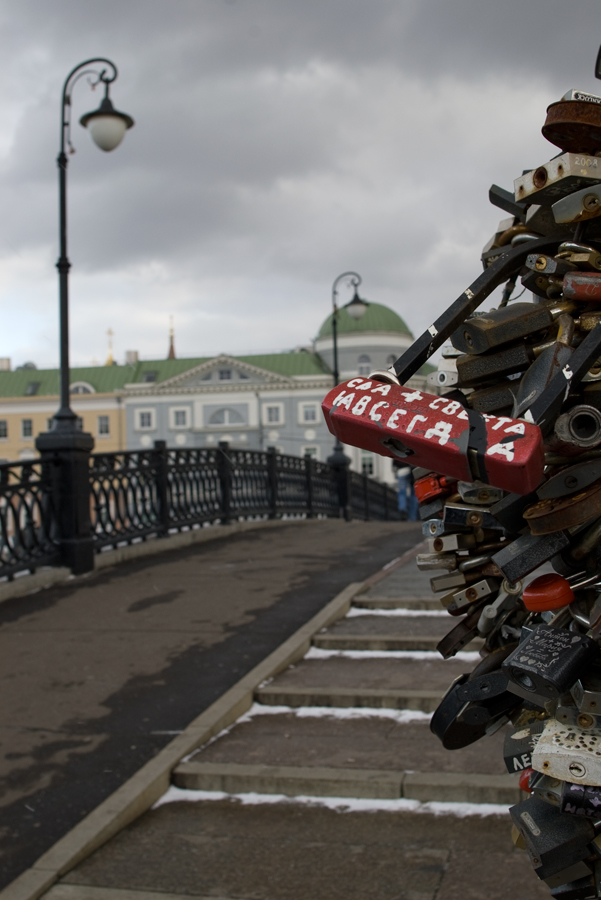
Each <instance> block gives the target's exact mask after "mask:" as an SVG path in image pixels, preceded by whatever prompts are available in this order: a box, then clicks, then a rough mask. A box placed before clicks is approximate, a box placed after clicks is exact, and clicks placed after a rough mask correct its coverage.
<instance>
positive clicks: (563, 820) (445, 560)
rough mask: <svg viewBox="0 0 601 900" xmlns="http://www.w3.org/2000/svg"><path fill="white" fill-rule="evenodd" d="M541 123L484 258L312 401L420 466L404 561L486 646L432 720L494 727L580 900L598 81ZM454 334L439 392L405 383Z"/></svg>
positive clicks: (597, 377) (597, 376) (593, 630)
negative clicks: (457, 290)
mask: <svg viewBox="0 0 601 900" xmlns="http://www.w3.org/2000/svg"><path fill="white" fill-rule="evenodd" d="M596 74H597V77H600V78H601V51H600V54H599V58H598V60H597V70H596ZM543 134H544V135H545V137H547V138H548V139H549V140H550V141H551V142H552V143H554V144H555V145H556V146H558V147H559V149H560V150H561V153H560V154H559V155H558V156H556V157H554V158H553V159H552V160H550V161H549V162H546V163H544V164H543V165H541V166H539V167H538V168H537V169H534V170H531V171H528V172H526V173H525V174H523V175H521V176H520V177H518V178H517V179H516V181H515V185H514V188H515V190H514V193H513V194H511V193H509V192H508V191H505V190H503V189H501V188H499V187H496V186H493V187H492V188H491V191H490V199H491V201H492V202H493V203H494V204H495V205H496V206H498V207H501V208H502V209H503V210H504V211H505V212H507V213H509V214H510V218H508V219H506V220H504V221H503V222H501V223H500V225H499V228H498V230H497V232H496V233H495V235H494V236H493V238H492V239H491V241H489V243H488V244H487V245H486V247H485V248H484V251H483V254H482V260H483V265H484V272H483V274H482V275H480V276H479V277H478V278H477V279H476V281H474V283H473V284H472V285H470V287H469V288H467V289H466V291H464V293H463V294H462V295H461V296H460V297H459V298H457V300H456V301H455V302H454V303H453V304H452V305H451V307H449V309H448V310H446V311H445V313H443V314H442V316H440V317H439V319H437V321H436V322H435V323H434V324H433V325H432V326H430V328H429V329H428V330H427V331H426V332H424V334H423V335H422V336H421V337H420V338H418V339H417V341H415V343H414V344H413V346H412V347H411V348H410V349H409V350H408V351H407V352H406V353H405V354H404V355H403V356H402V357H401V358H400V359H399V360H398V361H397V363H395V365H394V366H393V367H392V368H391V369H390V370H387V371H382V372H375V373H373V374H372V375H371V376H370V377H369V378H364V377H358V378H354V379H351V380H350V381H348V382H347V383H346V384H341V385H338V386H337V387H336V388H335V389H334V390H333V391H332V392H331V393H330V394H329V395H328V396H327V397H326V399H325V401H324V404H323V409H324V414H325V416H326V420H327V422H328V426H329V428H330V430H331V431H332V433H333V434H335V435H336V436H337V437H338V438H339V440H341V441H343V442H344V443H347V444H351V445H354V446H358V447H362V448H364V449H368V450H372V451H375V452H378V453H380V454H383V455H386V456H390V457H393V458H397V459H402V460H404V461H405V462H406V463H409V464H411V465H412V466H414V478H415V492H416V495H417V498H418V500H419V503H420V516H421V518H422V527H423V532H424V534H425V535H426V537H427V538H428V550H427V552H424V553H422V554H420V555H419V556H418V560H417V563H418V566H419V567H420V568H421V569H423V570H428V571H431V572H432V577H431V585H432V590H433V591H434V592H436V593H437V594H439V596H440V600H441V603H442V605H443V606H444V607H445V608H446V610H447V611H448V613H449V614H450V615H451V616H453V617H454V618H456V620H457V622H456V624H455V626H454V627H453V628H452V629H451V631H450V632H449V633H448V634H447V635H446V636H445V637H444V638H443V639H442V641H441V642H440V644H439V648H438V649H439V651H440V653H441V654H442V655H443V657H445V658H450V657H453V656H454V655H455V654H456V653H457V652H458V651H460V650H461V649H462V648H464V647H465V646H466V645H467V644H468V643H470V642H471V641H472V640H474V639H480V641H481V643H482V649H481V651H480V655H481V657H482V659H481V661H480V662H479V664H478V665H477V666H476V667H475V669H474V670H473V671H472V672H471V673H469V674H468V673H466V674H464V675H462V676H461V677H460V678H459V679H457V680H456V681H455V682H454V683H453V685H452V686H451V687H450V689H449V691H448V692H447V694H446V696H445V697H444V699H443V701H442V702H441V704H440V706H439V708H438V710H437V711H436V713H435V714H434V716H433V719H432V726H431V727H432V730H433V731H434V733H435V734H436V735H437V736H438V737H439V738H440V739H441V740H442V742H443V744H444V746H445V747H447V748H448V749H455V748H460V747H465V746H466V745H468V744H471V743H473V742H474V741H476V740H478V739H480V738H482V737H484V736H486V735H490V734H493V733H495V732H496V731H498V730H499V729H501V728H503V727H505V728H506V738H505V750H504V756H505V763H506V766H507V769H508V771H510V772H516V773H520V774H519V777H520V786H521V787H522V789H523V790H524V791H525V792H526V795H527V796H526V799H524V800H523V801H522V802H521V803H518V804H517V805H516V806H514V807H513V808H512V809H511V817H512V820H513V836H514V841H515V843H516V845H518V846H521V847H523V848H525V849H526V850H527V851H528V853H529V855H530V859H531V862H532V865H533V867H534V870H535V872H536V874H537V875H538V876H539V878H541V879H543V880H544V881H545V882H546V883H547V884H548V886H549V888H550V890H551V894H552V895H553V896H554V897H561V898H564V900H580V898H583V900H584V898H589V897H601V652H600V644H601V543H600V540H601V97H597V96H593V95H590V94H583V93H581V92H577V91H570V92H569V93H568V94H566V95H565V97H563V98H562V100H560V101H559V102H558V103H554V104H552V105H551V106H550V107H549V109H548V111H547V120H546V122H545V125H544V127H543ZM518 282H521V285H522V286H523V291H524V290H527V291H530V292H532V294H533V298H532V300H533V302H525V301H521V302H520V301H519V299H518V298H516V300H514V301H512V300H511V298H512V295H513V294H514V291H515V289H516V286H517V284H518ZM503 284H504V285H505V288H504V291H503V295H502V299H501V301H500V303H499V306H498V308H496V309H493V310H490V311H488V312H485V313H479V312H477V311H476V310H477V308H478V307H479V306H480V304H481V303H482V302H483V301H484V300H485V299H486V297H487V296H489V295H490V293H491V292H492V291H493V290H494V289H495V288H496V287H498V286H501V285H503ZM523 291H522V293H523ZM520 296H521V295H520ZM449 339H450V346H449V347H448V349H447V350H446V352H445V353H444V358H443V361H442V363H441V365H440V366H439V370H438V372H436V373H434V374H433V375H432V376H430V382H431V383H432V384H433V385H435V386H436V388H435V389H436V393H432V394H429V393H425V392H423V391H415V390H409V389H407V388H404V387H403V385H404V384H405V383H406V382H407V380H408V379H409V378H410V377H411V375H413V374H414V373H415V372H416V371H417V370H418V369H419V368H420V366H421V365H423V363H424V362H425V361H426V360H427V359H428V358H429V357H430V356H431V354H432V353H433V352H434V351H435V350H437V349H438V348H440V347H442V346H443V344H445V342H447V341H448V340H449ZM544 564H547V566H546V567H545V568H546V571H545V572H544V573H543V574H540V573H539V572H538V571H537V570H539V569H540V567H541V566H543V565H544ZM533 576H534V577H533Z"/></svg>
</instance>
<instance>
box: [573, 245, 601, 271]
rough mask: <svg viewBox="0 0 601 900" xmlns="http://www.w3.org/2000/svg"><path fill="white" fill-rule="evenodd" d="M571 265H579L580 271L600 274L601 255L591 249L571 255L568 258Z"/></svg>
mask: <svg viewBox="0 0 601 900" xmlns="http://www.w3.org/2000/svg"><path fill="white" fill-rule="evenodd" d="M568 259H569V261H570V262H571V263H574V265H577V266H578V268H579V269H584V270H585V271H586V270H590V271H593V272H598V271H599V270H600V269H601V253H598V252H597V250H593V248H592V247H591V248H589V249H587V250H583V251H580V252H578V251H577V252H575V253H570V255H569V257H568Z"/></svg>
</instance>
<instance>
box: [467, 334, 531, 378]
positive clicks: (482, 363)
mask: <svg viewBox="0 0 601 900" xmlns="http://www.w3.org/2000/svg"><path fill="white" fill-rule="evenodd" d="M533 359H534V354H533V352H532V350H531V349H530V347H527V346H526V344H515V345H514V346H512V347H505V349H503V350H498V351H497V352H496V353H485V354H483V355H482V356H475V355H473V356H472V355H467V354H466V355H464V356H458V357H457V375H458V376H459V383H460V384H461V386H462V387H469V386H470V385H477V384H478V383H479V382H482V381H484V380H485V379H487V378H498V377H499V376H502V375H514V374H515V373H516V372H524V371H525V370H526V369H527V368H528V367H529V366H530V363H531V362H532V360H533Z"/></svg>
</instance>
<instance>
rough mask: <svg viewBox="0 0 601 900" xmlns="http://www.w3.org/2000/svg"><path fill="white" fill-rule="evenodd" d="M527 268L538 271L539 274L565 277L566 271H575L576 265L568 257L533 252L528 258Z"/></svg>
mask: <svg viewBox="0 0 601 900" xmlns="http://www.w3.org/2000/svg"><path fill="white" fill-rule="evenodd" d="M526 268H527V269H530V270H531V271H532V272H536V273H537V274H538V275H546V276H547V277H548V276H549V275H555V276H561V277H563V276H564V275H565V274H566V272H573V271H574V270H575V269H576V265H575V263H572V262H570V261H569V260H567V259H558V258H557V257H553V256H546V255H545V254H544V253H531V254H530V256H529V257H528V258H527V259H526Z"/></svg>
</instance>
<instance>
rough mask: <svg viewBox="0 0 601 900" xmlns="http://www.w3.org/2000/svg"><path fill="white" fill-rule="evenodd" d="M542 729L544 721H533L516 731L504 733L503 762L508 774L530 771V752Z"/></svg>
mask: <svg viewBox="0 0 601 900" xmlns="http://www.w3.org/2000/svg"><path fill="white" fill-rule="evenodd" d="M544 727H545V722H544V721H541V720H539V719H535V720H533V721H531V722H529V723H528V724H527V725H525V726H522V727H521V728H518V730H517V731H514V730H512V729H508V730H507V731H506V732H505V741H504V744H503V760H504V762H505V768H506V769H507V771H508V772H511V773H513V772H524V771H526V770H530V771H532V751H533V750H534V747H535V746H536V743H537V741H538V739H539V738H540V736H541V734H542V732H543V729H544Z"/></svg>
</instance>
